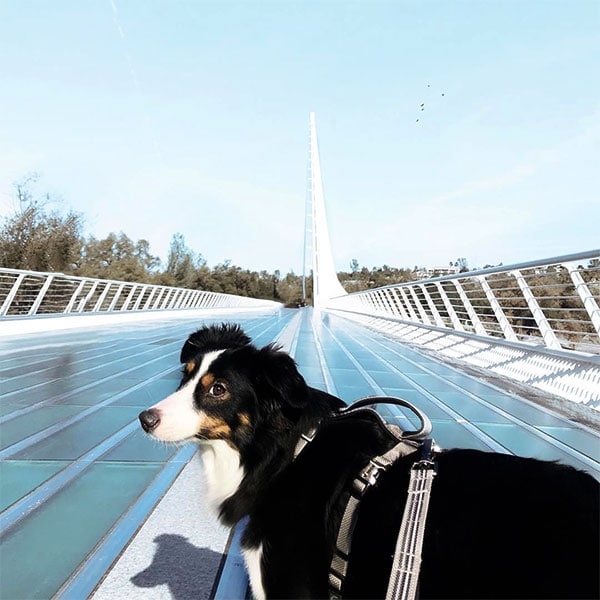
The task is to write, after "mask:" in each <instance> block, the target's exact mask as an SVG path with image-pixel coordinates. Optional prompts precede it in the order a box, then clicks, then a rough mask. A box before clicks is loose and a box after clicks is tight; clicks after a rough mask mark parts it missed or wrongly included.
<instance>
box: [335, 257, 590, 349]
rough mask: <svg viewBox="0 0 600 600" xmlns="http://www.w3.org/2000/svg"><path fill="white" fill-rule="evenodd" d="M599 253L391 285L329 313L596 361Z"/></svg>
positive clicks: (340, 302)
mask: <svg viewBox="0 0 600 600" xmlns="http://www.w3.org/2000/svg"><path fill="white" fill-rule="evenodd" d="M599 304H600V250H593V251H590V252H583V253H580V254H571V255H568V256H561V257H557V258H551V259H547V260H540V261H535V262H528V263H522V264H517V265H510V266H506V267H505V266H502V267H494V268H491V269H485V270H482V271H469V272H466V273H459V274H456V275H448V276H445V277H437V278H434V279H424V280H420V281H413V282H410V283H401V284H397V285H390V286H386V287H381V288H377V289H372V290H366V291H362V292H355V293H353V294H349V295H348V296H342V297H339V298H335V299H333V300H331V301H330V302H329V305H328V307H329V308H335V309H340V310H348V311H353V312H359V313H364V314H372V315H381V316H388V317H392V318H394V319H398V320H401V321H405V322H409V323H419V324H421V325H427V326H431V327H439V328H444V329H453V330H454V331H457V332H466V333H473V334H476V335H478V336H483V337H494V338H503V339H505V340H508V341H512V342H524V343H528V344H535V345H539V344H543V345H544V346H546V347H547V348H550V349H556V350H558V349H570V350H580V351H583V352H590V353H600V308H599V307H598V305H599Z"/></svg>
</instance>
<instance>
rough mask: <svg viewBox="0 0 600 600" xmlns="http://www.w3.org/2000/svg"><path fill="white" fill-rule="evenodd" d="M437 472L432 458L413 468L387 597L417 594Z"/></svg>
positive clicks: (398, 599)
mask: <svg viewBox="0 0 600 600" xmlns="http://www.w3.org/2000/svg"><path fill="white" fill-rule="evenodd" d="M435 473H436V472H435V464H434V463H433V462H432V461H430V460H421V461H419V462H416V463H415V464H414V465H413V466H412V468H411V470H410V482H409V484H408V497H407V500H406V506H405V507H404V514H403V516H402V524H401V525H400V533H399V534H398V539H397V541H396V550H395V552H394V561H393V563H392V571H391V576H390V581H389V584H388V589H387V593H386V596H385V598H386V600H413V599H414V598H416V597H417V588H418V584H419V570H420V567H421V552H422V549H423V538H424V535H425V521H426V519H427V508H428V506H429V497H430V494H431V487H432V484H433V478H434V477H435Z"/></svg>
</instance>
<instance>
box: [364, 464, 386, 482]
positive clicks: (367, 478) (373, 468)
mask: <svg viewBox="0 0 600 600" xmlns="http://www.w3.org/2000/svg"><path fill="white" fill-rule="evenodd" d="M385 469H386V467H385V465H381V464H379V463H376V462H375V461H374V460H372V459H370V460H369V464H368V465H367V466H366V467H365V468H364V469H363V470H362V471H361V472H360V473H359V475H358V476H359V477H360V478H361V479H362V480H363V482H364V483H366V484H367V486H369V485H375V484H376V483H377V479H378V478H379V475H380V474H381V472H382V471H385Z"/></svg>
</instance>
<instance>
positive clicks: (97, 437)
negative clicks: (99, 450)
mask: <svg viewBox="0 0 600 600" xmlns="http://www.w3.org/2000/svg"><path fill="white" fill-rule="evenodd" d="M138 413H139V410H138V409H137V408H136V407H134V406H114V407H109V408H101V409H99V410H98V411H96V412H94V413H92V414H91V415H89V416H87V417H86V418H85V419H83V420H82V421H79V422H77V423H75V424H73V425H70V426H69V427H66V428H65V429H63V430H62V431H59V432H57V433H55V434H54V435H51V436H49V437H48V438H46V439H43V440H42V441H40V442H38V443H36V444H33V445H32V446H30V447H29V448H25V449H24V450H22V451H21V452H18V453H17V454H15V455H14V457H13V458H15V459H20V460H42V459H48V460H76V459H77V458H79V457H80V456H81V455H82V454H83V453H84V452H87V451H88V450H90V449H91V448H93V447H94V446H95V445H96V444H99V443H100V442H102V441H103V440H105V439H106V438H107V437H108V436H109V435H111V434H113V433H115V432H116V431H117V430H119V429H121V427H124V426H125V425H127V424H128V423H130V422H131V421H134V420H135V419H136V418H137V415H138Z"/></svg>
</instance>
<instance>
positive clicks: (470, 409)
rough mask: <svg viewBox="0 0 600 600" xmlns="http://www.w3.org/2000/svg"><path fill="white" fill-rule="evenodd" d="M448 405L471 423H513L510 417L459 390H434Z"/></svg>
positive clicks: (437, 396)
mask: <svg viewBox="0 0 600 600" xmlns="http://www.w3.org/2000/svg"><path fill="white" fill-rule="evenodd" d="M434 394H435V396H436V398H439V399H440V400H441V401H442V402H443V403H444V404H445V405H446V406H449V407H450V408H452V410H454V411H456V412H457V413H459V414H460V415H461V416H462V417H464V418H465V419H466V420H467V421H470V422H471V423H505V424H506V423H511V421H510V420H509V419H507V418H506V417H504V416H502V415H501V414H498V413H497V412H495V411H494V410H492V409H491V408H488V407H487V406H484V405H482V404H479V403H478V402H477V401H476V400H474V399H473V398H471V397H470V396H467V395H466V394H463V393H461V392H458V391H450V392H447V391H444V392H434Z"/></svg>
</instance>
